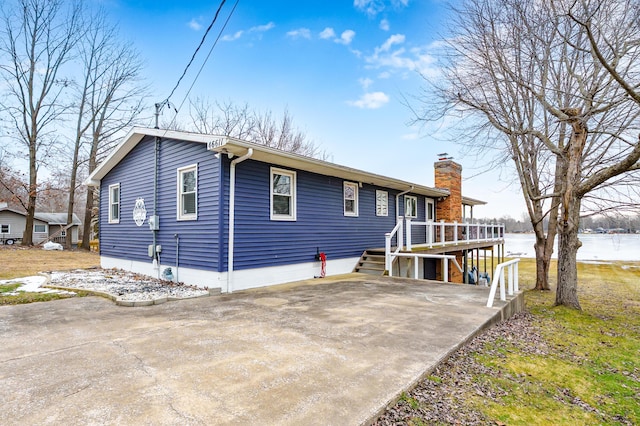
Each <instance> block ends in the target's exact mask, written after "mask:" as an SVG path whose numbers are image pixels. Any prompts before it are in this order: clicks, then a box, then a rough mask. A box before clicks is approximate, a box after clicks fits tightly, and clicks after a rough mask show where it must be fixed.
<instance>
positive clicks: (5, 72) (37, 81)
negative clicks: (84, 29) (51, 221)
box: [0, 0, 81, 245]
mask: <svg viewBox="0 0 640 426" xmlns="http://www.w3.org/2000/svg"><path fill="white" fill-rule="evenodd" d="M2 21H3V22H2V28H1V30H0V31H2V33H1V35H0V56H1V58H2V59H1V60H0V73H1V75H2V78H3V80H4V82H5V85H6V88H7V89H6V90H7V95H8V96H7V97H6V100H3V101H2V104H0V108H2V109H4V110H5V111H6V113H7V114H8V116H9V120H10V121H11V123H12V126H13V128H14V129H15V130H16V131H17V136H16V139H17V141H18V142H19V144H20V145H21V146H22V147H23V148H25V149H26V150H27V151H28V158H29V197H28V202H27V221H26V228H25V233H24V238H23V244H24V245H31V244H33V239H32V234H33V218H34V213H35V208H36V201H37V191H38V189H37V184H38V166H39V159H40V155H41V154H42V153H43V151H44V150H47V149H48V148H50V145H48V144H50V143H51V141H52V140H54V139H55V138H54V137H53V136H52V134H51V133H50V132H51V131H52V130H53V129H54V127H55V121H56V120H57V119H59V118H60V116H61V114H62V113H63V112H64V110H63V109H62V108H61V95H62V94H63V92H64V90H65V89H66V87H67V86H68V81H67V80H66V79H64V78H62V77H61V75H60V74H61V69H62V68H63V66H64V64H65V63H67V62H68V61H69V60H70V59H71V55H72V49H73V47H74V45H75V43H76V42H77V40H78V38H79V37H80V36H81V32H80V27H79V5H78V4H72V5H71V6H70V7H69V8H66V7H65V6H64V5H63V2H62V1H60V0H18V1H17V4H15V7H13V8H10V9H8V10H5V12H4V14H3V16H2ZM39 154H40V155H39Z"/></svg>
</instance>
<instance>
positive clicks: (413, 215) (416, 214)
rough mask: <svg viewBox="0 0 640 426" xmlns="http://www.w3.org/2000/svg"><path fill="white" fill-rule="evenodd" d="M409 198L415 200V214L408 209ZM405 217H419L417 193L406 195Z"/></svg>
mask: <svg viewBox="0 0 640 426" xmlns="http://www.w3.org/2000/svg"><path fill="white" fill-rule="evenodd" d="M409 200H413V202H414V203H413V205H414V206H415V208H416V211H415V214H409V212H408V209H407V202H408V201H409ZM404 217H410V218H412V219H414V218H417V217H418V197H416V196H415V195H405V196H404Z"/></svg>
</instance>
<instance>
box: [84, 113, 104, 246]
mask: <svg viewBox="0 0 640 426" xmlns="http://www.w3.org/2000/svg"><path fill="white" fill-rule="evenodd" d="M101 122H102V121H101ZM100 130H101V127H100ZM100 130H94V132H93V138H92V140H91V151H90V153H89V174H91V173H92V172H93V171H94V170H95V169H96V166H97V157H98V145H99V144H100V136H99V135H100ZM94 195H95V190H94V188H92V187H91V186H87V201H86V204H85V210H84V223H83V228H82V248H83V249H86V250H91V219H92V218H93V203H94V202H95V200H94Z"/></svg>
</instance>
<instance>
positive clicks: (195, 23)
mask: <svg viewBox="0 0 640 426" xmlns="http://www.w3.org/2000/svg"><path fill="white" fill-rule="evenodd" d="M187 25H189V28H191V29H192V30H194V31H200V29H201V28H202V25H201V24H200V23H199V22H198V21H196V18H193V19H192V20H191V21H189V23H188V24H187Z"/></svg>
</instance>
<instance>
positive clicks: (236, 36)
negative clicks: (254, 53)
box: [222, 31, 244, 41]
mask: <svg viewBox="0 0 640 426" xmlns="http://www.w3.org/2000/svg"><path fill="white" fill-rule="evenodd" d="M242 34H244V31H236V32H235V33H233V34H230V35H225V36H222V41H234V40H237V39H239V38H240V37H242Z"/></svg>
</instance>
